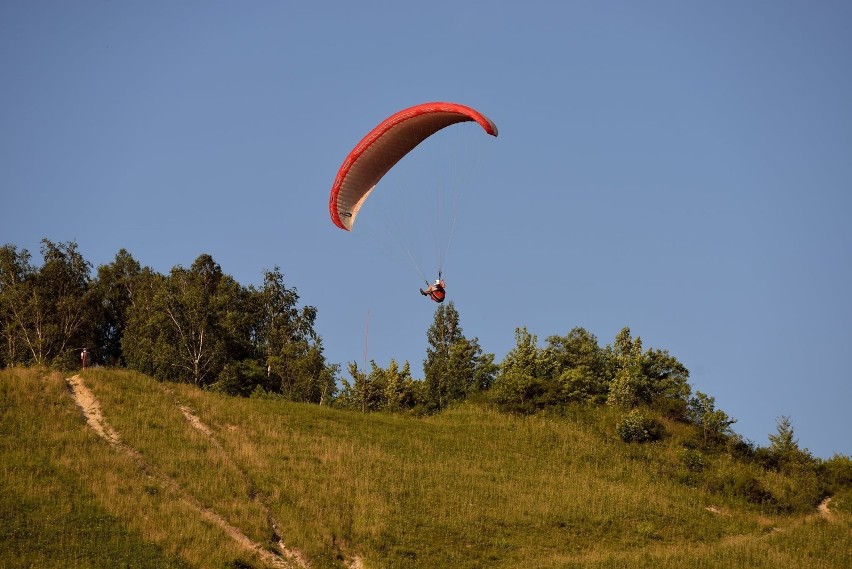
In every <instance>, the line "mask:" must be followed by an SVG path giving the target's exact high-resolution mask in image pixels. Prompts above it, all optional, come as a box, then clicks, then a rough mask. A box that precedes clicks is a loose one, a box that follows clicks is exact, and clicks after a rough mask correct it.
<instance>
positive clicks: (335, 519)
mask: <svg viewBox="0 0 852 569" xmlns="http://www.w3.org/2000/svg"><path fill="white" fill-rule="evenodd" d="M615 421H616V418H615V417H614V416H610V415H609V413H608V410H607V409H600V408H598V409H590V408H582V407H578V408H576V409H572V410H569V411H568V412H567V413H566V414H565V415H564V416H560V417H541V416H538V417H523V418H521V417H513V416H508V415H504V414H501V413H497V412H495V411H492V410H491V409H489V408H488V407H486V406H484V405H477V404H473V403H467V404H464V405H461V406H459V407H457V408H455V409H452V410H450V411H447V412H445V413H443V414H441V415H437V416H433V417H429V418H424V419H416V418H411V417H404V416H396V415H386V414H373V415H364V414H360V413H355V412H345V411H339V410H334V409H328V408H325V407H318V406H315V405H302V404H293V403H289V402H286V401H283V400H273V399H270V400H267V399H239V398H232V397H227V396H222V395H217V394H214V393H208V392H204V391H201V390H198V389H195V388H193V387H190V386H186V385H178V384H166V383H159V382H156V381H154V380H152V379H150V378H148V377H145V376H142V375H139V374H135V373H132V372H125V371H115V370H92V371H87V372H86V373H84V374H81V375H79V376H76V377H71V378H66V377H64V376H62V375H61V374H58V373H55V372H47V371H44V370H21V369H13V370H5V371H2V372H0V515H2V520H3V524H0V566H3V567H31V566H38V567H113V566H132V567H177V568H184V567H231V568H246V567H256V568H261V567H293V568H302V567H313V568H326V567H328V568H332V567H351V568H374V567H376V568H378V567H423V568H441V567H446V568H450V567H452V568H458V567H489V568H492V567H496V568H510V567H511V568H514V567H537V568H557V567H559V568H564V567H595V568H606V567H624V566H631V567H655V568H660V567H662V568H667V567H671V568H675V567H677V568H683V567H735V566H748V567H755V568H761V567H767V568H769V567H785V566H805V565H807V566H808V567H811V568H834V567H837V568H840V567H849V566H852V554H850V550H852V547H850V537H849V536H850V535H852V531H851V530H852V522H850V518H852V516H850V514H849V512H848V509H846V508H845V507H838V505H840V506H842V504H843V501H842V500H841V499H839V498H837V499H835V500H834V501H832V502H824V506H823V510H822V512H818V511H817V510H814V511H813V512H812V513H809V514H805V515H796V516H789V515H781V514H778V513H775V512H773V511H772V510H771V509H767V508H766V507H765V506H761V505H758V504H754V503H751V502H748V501H746V500H745V499H742V498H738V497H735V496H729V497H726V495H725V494H724V493H710V492H708V491H707V490H705V489H701V488H699V487H698V486H695V485H690V484H689V477H688V476H687V475H685V473H684V472H683V471H682V470H680V469H681V468H682V467H681V466H679V465H680V464H681V462H679V459H678V453H679V452H680V451H679V449H678V448H677V445H676V443H675V441H674V440H664V441H662V442H660V443H655V444H653V445H641V446H640V445H628V444H625V443H623V442H621V441H620V440H619V439H618V437H617V436H615V435H614V424H615ZM669 428H670V430H671V431H672V432H675V433H676V432H677V429H678V427H677V425H669ZM672 439H674V437H672ZM714 460H715V461H716V462H714V464H713V465H712V468H714V469H717V470H719V471H722V470H724V469H728V470H731V471H735V470H736V469H737V468H738V467H737V465H736V464H733V463H727V462H725V461H726V460H729V459H723V458H719V459H714ZM776 482H778V483H781V482H783V481H780V482H779V481H776Z"/></svg>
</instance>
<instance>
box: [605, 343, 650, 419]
mask: <svg viewBox="0 0 852 569" xmlns="http://www.w3.org/2000/svg"><path fill="white" fill-rule="evenodd" d="M611 361H612V362H613V364H614V369H615V373H614V377H613V379H612V382H611V384H610V388H609V395H608V396H607V401H606V402H607V405H612V406H615V407H622V408H625V409H631V408H633V407H634V406H635V405H637V404H638V403H639V402H640V401H642V399H643V394H644V392H645V391H646V389H647V381H646V377H645V375H644V374H643V373H642V362H643V357H642V339H641V338H639V337H637V338H636V339H633V337H632V336H631V334H630V328H626V327H625V328H622V330H621V331H620V332H619V333H618V335H617V336H616V337H615V343H614V345H613V348H612V357H611Z"/></svg>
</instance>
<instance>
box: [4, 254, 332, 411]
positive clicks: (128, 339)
mask: <svg viewBox="0 0 852 569" xmlns="http://www.w3.org/2000/svg"><path fill="white" fill-rule="evenodd" d="M41 253H42V257H43V258H44V263H43V265H42V266H41V267H37V266H35V265H33V264H32V262H31V256H30V254H29V252H28V251H26V250H20V251H19V250H18V249H17V248H16V247H14V246H12V245H6V246H4V247H3V248H2V249H0V333H2V337H3V340H4V342H3V344H4V345H3V349H2V351H0V364H3V365H5V366H11V365H52V366H55V367H59V368H65V369H69V368H73V367H75V366H78V365H79V362H80V353H81V351H82V349H83V348H86V349H87V351H88V353H89V354H90V357H91V360H90V361H91V363H93V364H100V365H125V366H127V367H129V368H132V369H135V370H138V371H141V372H144V373H146V374H149V375H152V376H154V377H156V378H158V379H161V380H169V381H176V382H187V383H193V384H195V385H197V386H199V387H205V388H210V389H214V390H219V391H223V392H226V393H229V394H233V395H249V394H250V393H252V392H253V391H255V390H257V389H258V388H260V389H262V390H263V391H264V392H267V393H280V394H282V395H285V396H287V397H288V398H290V399H292V400H294V401H308V402H314V403H321V402H324V401H327V400H328V399H330V398H331V397H332V396H333V395H334V391H335V383H336V377H335V376H336V373H337V366H335V365H329V364H327V363H326V361H325V358H324V356H323V347H322V340H321V338H320V337H319V335H318V334H317V333H316V331H315V330H314V322H315V320H316V316H317V310H316V308H315V307H313V306H302V307H299V306H298V301H299V295H298V293H297V292H296V289H295V288H292V287H288V286H287V285H286V284H285V282H284V276H283V274H282V273H281V271H280V270H279V269H278V268H277V267H276V268H275V269H273V270H270V271H265V272H264V275H263V285H262V286H261V287H260V288H256V287H254V286H248V287H246V286H242V285H241V284H240V283H238V282H237V281H236V280H234V279H233V278H232V277H230V276H229V275H227V274H225V273H223V271H222V269H221V267H220V266H219V265H218V264H217V263H216V262H215V261H214V260H213V258H212V257H211V256H210V255H200V256H199V257H198V258H197V259H196V260H195V262H194V263H192V265H191V266H190V267H189V268H185V267H181V266H176V267H174V268H173V269H172V270H171V272H170V273H169V274H168V275H163V274H159V273H157V272H156V271H154V270H152V269H150V268H148V267H141V266H140V264H139V263H138V262H137V261H136V260H134V259H133V257H132V256H131V255H130V253H128V252H127V251H125V250H123V249H122V250H121V251H119V253H118V254H117V255H116V257H115V260H114V261H113V262H112V263H110V264H107V265H104V266H101V267H99V268H98V270H97V275H96V276H95V277H94V278H93V277H92V276H91V268H92V266H91V263H89V262H88V261H86V260H85V259H84V258H83V257H82V255H80V253H79V252H78V250H77V245H76V243H73V242H70V243H60V244H54V243H51V242H50V241H48V240H46V239H45V240H43V241H42V247H41Z"/></svg>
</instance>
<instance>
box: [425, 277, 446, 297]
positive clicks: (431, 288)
mask: <svg viewBox="0 0 852 569" xmlns="http://www.w3.org/2000/svg"><path fill="white" fill-rule="evenodd" d="M444 286H445V284H444V279H443V278H442V277H441V271H438V280H436V281H435V283H434V284H429V281H426V290H423V289H422V288H421V289H420V294H422V295H423V296H428V297H429V298H431V299H432V300H434V301H435V302H444V298H445V297H446V295H447V292H446V291H445V290H444Z"/></svg>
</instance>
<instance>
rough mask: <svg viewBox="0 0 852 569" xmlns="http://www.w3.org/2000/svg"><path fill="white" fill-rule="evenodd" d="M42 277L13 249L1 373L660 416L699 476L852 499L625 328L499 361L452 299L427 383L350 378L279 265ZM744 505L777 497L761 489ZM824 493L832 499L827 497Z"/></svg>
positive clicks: (443, 312) (622, 432)
mask: <svg viewBox="0 0 852 569" xmlns="http://www.w3.org/2000/svg"><path fill="white" fill-rule="evenodd" d="M40 252H41V256H42V258H43V263H42V264H41V265H40V266H38V265H35V264H34V263H33V260H32V256H31V255H30V253H29V252H28V251H27V250H25V249H18V248H17V247H15V246H14V245H4V246H3V247H2V248H0V337H2V339H3V346H2V349H0V366H3V367H6V366H17V365H22V366H28V365H35V366H53V367H57V368H61V369H66V370H67V369H75V368H77V367H79V365H80V359H79V358H80V352H81V350H82V349H83V348H86V349H87V351H88V352H90V354H91V357H92V363H94V364H96V365H110V366H121V367H127V368H130V369H134V370H137V371H140V372H142V373H145V374H148V375H150V376H153V377H155V378H157V379H159V380H162V381H175V382H186V383H192V384H194V385H196V386H198V387H199V388H203V389H209V390H216V391H220V392H223V393H227V394H230V395H236V396H252V397H282V398H286V399H289V400H292V401H298V402H308V403H315V404H327V405H334V406H337V407H340V408H345V409H355V410H359V411H362V412H376V411H384V412H399V413H413V414H427V413H434V412H439V411H441V410H443V409H445V408H447V407H448V406H451V405H453V404H455V403H457V402H459V401H463V400H466V399H470V398H477V399H480V400H485V401H487V402H489V403H491V404H493V405H495V406H496V407H498V408H499V409H501V410H503V411H505V412H508V413H518V414H531V413H538V412H543V411H545V412H546V411H553V412H559V410H562V409H566V408H569V407H571V406H577V405H579V406H582V407H593V406H606V407H609V408H611V409H615V410H616V411H615V412H616V414H617V415H618V416H619V417H620V419H619V421H618V424H617V425H616V431H617V434H618V436H619V437H620V438H621V439H622V440H623V441H625V442H627V443H645V442H652V441H655V440H659V439H661V438H663V437H665V436H666V429H665V428H664V426H663V425H662V423H661V422H660V420H661V418H664V419H667V420H671V421H676V422H680V423H683V424H687V425H690V426H691V427H692V429H693V432H694V436H693V438H692V440H691V442H690V443H689V445H690V446H689V447H688V448H685V449H684V453H685V454H684V458H683V460H684V462H685V464H687V466H688V467H689V469H690V470H693V469H696V470H699V471H700V469H701V468H702V461H703V458H702V457H703V454H702V453H703V452H717V453H718V452H724V453H728V454H730V455H732V456H736V457H739V458H744V459H747V460H749V461H753V462H757V463H759V464H761V465H762V466H763V467H765V468H769V469H774V470H782V471H786V472H788V473H798V474H797V476H798V477H799V479H801V480H810V479H812V478H813V477H815V476H817V474H819V475H820V476H821V477H823V478H826V479H827V480H829V481H830V484H835V485H839V486H843V487H849V486H850V485H852V461H850V459H849V458H848V457H845V456H842V455H841V456H836V457H835V458H834V459H832V460H829V461H824V462H822V461H819V460H817V459H815V458H814V457H813V456H811V454H810V453H809V452H808V451H807V449H800V448H799V446H798V442H797V441H796V440H795V438H794V435H793V428H792V424H791V422H790V420H789V418H788V417H782V418H780V419H779V421H778V425H777V428H778V430H777V433H776V434H775V435H770V437H769V439H770V445H769V447H766V448H761V447H758V446H755V445H754V444H752V443H751V442H749V441H745V440H743V439H742V437H740V436H739V435H737V434H736V433H735V432H734V431H733V430H732V425H733V424H734V423H735V422H736V420H735V419H733V418H731V417H729V416H728V415H727V414H726V413H725V412H724V411H722V410H721V409H718V408H716V404H715V400H714V398H713V397H710V396H709V395H707V394H704V393H701V392H700V391H696V392H694V393H693V391H692V389H691V387H690V385H689V370H688V369H687V368H686V366H684V365H683V364H682V363H681V362H680V361H679V360H678V359H677V358H676V357H674V356H673V355H672V354H670V353H669V352H668V351H667V350H665V349H658V348H645V346H644V345H643V342H642V339H641V337H638V336H637V337H634V336H633V334H632V333H631V330H630V329H629V328H626V327H625V328H623V329H622V330H621V331H620V332H619V333H618V334H617V335H616V337H615V338H614V340H613V342H612V343H611V344H606V345H604V346H601V345H600V343H599V341H598V339H597V337H595V335H594V334H592V333H590V332H589V331H588V330H586V329H584V328H580V327H576V328H573V329H572V330H570V331H569V332H568V333H567V334H566V335H564V336H559V335H553V336H549V337H547V338H546V340H545V343H544V345H543V346H541V345H539V340H538V338H537V336H535V335H534V334H531V333H530V332H529V331H527V329H526V328H525V327H519V328H517V329H516V330H515V346H514V347H513V348H512V349H511V350H510V351H509V352H508V353H507V354H506V355H505V357H504V358H503V360H502V361H500V362H499V363H497V362H495V356H494V354H492V353H487V352H485V351H483V349H482V347H481V346H480V345H479V341H478V339H477V338H475V337H473V338H468V337H467V336H466V335H465V334H464V331H463V329H462V327H461V325H460V316H459V313H458V311H457V310H456V308H455V305H454V304H453V303H452V302H451V301H450V302H447V303H446V304H441V305H439V306H438V307H437V308H436V311H435V317H434V320H433V322H432V324H431V325H430V327H429V329H428V330H427V332H426V340H427V348H426V355H425V358H424V361H423V378H422V379H419V378H416V377H415V376H414V374H413V373H412V369H411V365H410V364H409V362H407V361H406V362H404V363H402V364H399V363H398V362H396V361H395V360H391V362H390V364H389V365H388V367H387V368H382V367H381V366H379V365H377V364H376V363H375V361H371V362H369V369H360V368H359V366H358V365H357V363H354V362H352V363H349V364H348V366H347V371H348V373H349V377H348V378H341V377H340V371H341V369H340V365H339V364H336V363H329V362H327V361H326V358H325V356H324V354H323V344H322V338H321V337H320V336H319V335H318V334H317V332H316V330H315V329H314V323H315V321H316V317H317V309H316V307H313V306H300V304H299V295H298V292H297V290H296V288H295V287H293V286H290V285H288V284H287V283H286V282H285V280H284V275H283V273H282V272H281V270H280V269H279V268H278V267H275V268H273V269H272V270H265V271H264V272H263V282H262V284H261V285H260V286H259V287H255V286H251V285H250V286H243V285H241V284H240V283H238V282H237V281H236V280H235V279H234V278H233V277H231V276H229V275H227V274H225V273H224V272H223V271H222V268H221V267H220V266H219V265H218V264H217V263H216V262H215V261H214V260H213V258H212V257H211V256H210V255H207V254H202V255H200V256H199V257H198V258H197V259H196V260H195V261H194V262H193V263H192V265H191V266H189V267H188V268H185V267H182V266H179V265H178V266H175V267H173V268H172V269H171V271H170V272H169V273H168V274H160V273H158V272H156V271H154V270H153V269H151V268H149V267H142V266H141V265H140V264H139V262H138V261H136V260H135V259H134V258H133V256H132V255H131V254H130V253H128V252H127V251H126V250H124V249H122V250H120V251H119V252H118V253H117V254H116V256H115V259H114V260H113V261H112V262H111V263H108V264H106V265H102V266H99V267H98V268H97V270H96V271H94V274H93V267H92V264H91V263H90V262H88V261H87V260H86V259H85V258H84V257H83V256H82V255H81V254H80V252H79V250H78V247H77V244H76V243H75V242H73V241H71V242H67V243H53V242H51V241H49V240H47V239H44V240H42V242H41V251H40ZM740 485H741V486H742V488H741V489H740V490H739V491H741V493H743V494H746V495H749V494H752V495H753V496H752V497H753V499H755V500H756V501H765V500H766V499H767V498H766V495H765V492H763V491H762V490H761V489H760V487H759V485H758V486H756V485H755V483H754V480H753V479H745V481H744V482H742V483H741V484H740ZM811 486H814V488H817V489H816V490H815V491H814V492H815V494H814V495H815V496H817V495H822V494H821V493H822V492H824V488H825V485H822V486H819V485H813V484H812V485H811Z"/></svg>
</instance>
